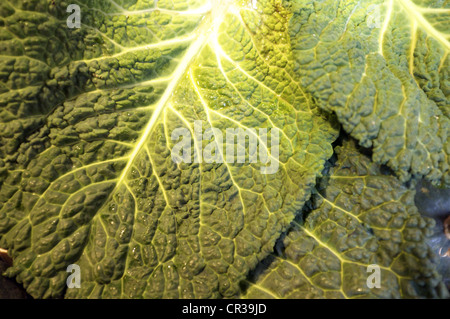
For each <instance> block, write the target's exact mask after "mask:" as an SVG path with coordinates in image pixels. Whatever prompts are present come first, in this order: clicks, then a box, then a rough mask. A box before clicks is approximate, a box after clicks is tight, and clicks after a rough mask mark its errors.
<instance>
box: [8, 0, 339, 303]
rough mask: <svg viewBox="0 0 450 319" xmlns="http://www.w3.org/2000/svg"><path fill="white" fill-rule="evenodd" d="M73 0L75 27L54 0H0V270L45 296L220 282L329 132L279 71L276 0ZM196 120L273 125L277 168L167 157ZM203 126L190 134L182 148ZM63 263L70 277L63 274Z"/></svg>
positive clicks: (124, 294)
mask: <svg viewBox="0 0 450 319" xmlns="http://www.w3.org/2000/svg"><path fill="white" fill-rule="evenodd" d="M72 2H73V3H77V4H79V5H80V7H81V11H82V20H81V22H82V25H81V28H80V29H69V28H67V26H66V18H67V16H68V13H66V12H65V9H66V7H67V5H68V3H66V2H63V1H56V3H55V4H54V3H52V2H51V1H45V0H32V1H27V2H25V1H20V0H15V1H14V0H8V1H2V3H1V4H0V14H1V20H0V22H1V24H0V34H1V37H0V41H1V43H0V48H1V49H0V74H1V83H0V94H1V95H0V107H1V109H0V123H1V126H2V129H1V130H0V131H1V132H0V138H1V143H0V158H1V159H0V247H2V248H5V249H8V252H9V253H10V254H11V256H12V257H13V259H14V266H13V267H11V268H9V269H8V270H7V275H8V276H15V277H16V279H17V281H18V282H20V283H23V285H24V287H25V288H26V289H27V291H28V292H29V293H30V294H31V295H32V296H33V297H44V298H48V297H62V296H65V297H70V298H87V297H89V298H99V297H105V298H107V297H113V298H118V297H120V298H140V297H145V298H173V297H195V298H206V297H214V298H217V297H221V296H226V297H230V296H234V295H236V293H237V292H238V291H239V286H238V283H239V282H240V281H241V280H242V279H244V278H245V277H246V275H247V273H248V271H249V270H251V269H252V268H254V267H255V266H256V265H257V263H258V262H259V261H260V260H262V259H263V258H265V257H266V256H267V255H268V254H269V253H270V252H271V251H272V249H273V246H274V244H275V241H276V240H277V238H278V237H279V236H280V234H281V233H282V232H284V231H285V230H286V229H287V227H288V225H289V224H290V223H291V222H292V220H293V219H294V217H295V214H296V213H297V212H298V211H299V210H300V209H301V208H302V207H303V205H304V203H305V201H306V200H307V199H308V198H309V196H310V193H311V190H312V188H313V187H314V185H315V181H316V177H317V176H320V173H321V171H322V169H323V167H324V163H325V161H326V160H327V159H328V158H329V157H330V156H331V155H332V147H331V143H332V142H333V141H334V139H335V138H336V136H337V129H336V125H335V124H334V122H333V120H332V119H329V118H328V117H327V116H325V115H324V114H323V113H322V111H321V110H320V109H318V108H317V107H316V106H315V105H314V103H313V100H312V99H311V96H310V95H308V94H307V93H305V92H304V91H303V89H302V87H301V85H300V84H299V82H298V78H297V77H296V72H295V71H294V59H293V57H292V54H291V45H290V42H289V41H290V38H289V36H288V28H287V24H288V19H289V17H290V15H289V12H288V11H286V10H285V9H284V8H283V7H282V6H281V4H280V3H278V2H277V1H258V3H257V6H256V7H253V6H245V5H244V4H241V3H240V2H239V3H238V2H231V1H220V2H219V1H218V2H215V1H213V2H211V3H209V2H206V1H205V2H203V1H196V0H192V1H181V0H180V1H157V2H154V1H149V2H147V1H131V0H129V1H128V0H122V1H113V0H108V1H106V0H100V1H94V0H92V1H89V0H85V1H82V0H79V1H70V3H72ZM154 5H156V6H157V7H154ZM198 120H200V121H202V124H203V130H206V129H207V128H208V127H214V128H217V129H219V132H221V133H222V134H224V135H225V132H226V129H227V128H246V129H251V128H253V129H258V128H267V129H275V128H278V129H279V130H280V150H279V152H280V154H279V158H278V159H276V158H272V160H273V161H277V163H278V160H279V169H278V170H277V172H276V173H275V174H272V175H270V174H262V172H261V168H262V166H264V165H262V164H261V163H248V157H249V156H246V162H245V163H236V161H233V162H232V163H224V164H220V163H205V162H203V163H180V164H176V163H175V162H174V161H173V160H172V158H171V150H172V149H173V148H174V146H175V144H176V143H177V142H178V141H173V140H172V139H171V134H172V132H173V131H174V130H175V129H177V128H187V129H188V130H189V131H190V132H192V133H194V132H193V130H194V122H195V121H198ZM217 135H218V133H214V139H212V138H211V140H212V141H214V142H216V141H217V140H218V137H217ZM250 135H251V134H250ZM249 138H250V136H249ZM207 142H208V141H206V140H203V143H200V142H199V141H198V139H194V145H193V146H194V147H193V149H192V152H191V153H190V155H191V159H193V158H194V150H201V149H202V148H204V147H205V146H207V145H206V144H207ZM209 142H211V141H209ZM257 142H258V147H259V148H261V147H265V148H269V150H270V152H272V148H271V146H269V142H267V143H265V142H262V141H261V138H259V137H258V139H257ZM270 145H272V144H270ZM215 155H218V156H219V158H220V157H223V156H224V155H223V153H222V152H220V151H219V154H218V153H216V154H215ZM246 155H249V154H248V153H247V154H246ZM234 159H235V160H236V157H234ZM69 264H77V265H79V266H80V269H81V288H80V289H66V278H67V276H68V273H67V272H66V269H67V266H68V265H69Z"/></svg>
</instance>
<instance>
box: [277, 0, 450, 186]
mask: <svg viewBox="0 0 450 319" xmlns="http://www.w3.org/2000/svg"><path fill="white" fill-rule="evenodd" d="M285 3H286V6H289V7H290V10H292V12H293V17H292V18H291V19H290V23H289V34H290V37H291V43H292V46H293V54H294V56H295V58H296V61H297V64H296V70H297V72H298V73H299V74H300V77H301V83H302V85H303V86H304V87H305V90H306V91H307V92H309V93H311V94H312V95H313V97H314V98H316V99H317V103H318V105H319V107H321V108H322V109H324V110H327V111H333V112H334V113H336V115H337V117H338V120H339V122H340V123H341V124H342V125H343V127H344V129H345V130H346V132H348V133H349V134H351V136H353V137H354V138H356V139H357V140H358V141H359V143H360V145H362V146H364V147H372V148H373V151H374V152H373V159H374V161H375V162H377V163H379V164H387V165H388V166H389V167H390V168H391V169H392V170H394V171H395V172H396V173H397V175H398V176H399V177H400V178H401V180H402V181H407V180H409V179H410V178H411V176H417V177H421V176H425V177H426V178H427V179H428V180H430V181H432V182H433V183H435V184H437V183H442V184H444V185H446V186H447V187H448V186H449V185H450V175H449V163H450V156H449V154H450V138H449V137H450V134H449V130H450V122H449V115H450V113H449V110H450V109H449V105H450V103H449V94H450V89H449V55H448V53H449V50H450V42H449V36H450V35H449V30H450V28H449V21H450V19H449V18H450V4H449V3H448V1H441V0H414V1H411V0H385V1H383V0H363V1H357V0H345V1H334V0H325V1H312V0H309V1H285Z"/></svg>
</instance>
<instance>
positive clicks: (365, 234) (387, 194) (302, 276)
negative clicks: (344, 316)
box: [246, 141, 447, 298]
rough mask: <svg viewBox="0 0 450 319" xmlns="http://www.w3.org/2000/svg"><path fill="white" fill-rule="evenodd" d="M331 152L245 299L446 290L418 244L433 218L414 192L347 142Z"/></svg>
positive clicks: (441, 294) (387, 295)
mask: <svg viewBox="0 0 450 319" xmlns="http://www.w3.org/2000/svg"><path fill="white" fill-rule="evenodd" d="M336 152H337V156H338V161H337V163H336V166H335V167H333V168H331V170H330V172H329V176H327V177H324V178H323V179H322V181H321V182H320V183H319V185H318V188H319V189H318V191H317V193H315V194H314V195H313V197H312V200H311V207H310V208H309V209H308V210H306V211H305V215H306V218H305V221H304V222H302V220H301V218H300V219H299V220H298V221H296V222H294V223H293V228H292V229H291V230H290V231H289V233H288V234H287V236H286V237H285V238H284V239H283V240H282V249H281V248H279V249H278V251H279V252H278V254H274V255H272V256H271V257H270V258H268V259H267V260H266V261H265V264H267V262H269V267H267V268H266V269H264V263H263V264H262V265H261V267H263V270H262V271H260V272H262V273H261V274H259V272H257V276H255V278H253V280H252V281H251V282H250V284H249V288H248V290H247V292H246V297H249V298H267V297H269V298H400V297H404V298H412V297H418V296H427V297H433V298H436V297H445V296H447V288H446V287H445V285H443V283H442V282H441V277H440V275H439V274H438V273H437V272H436V269H435V266H436V265H435V263H436V259H435V257H434V254H433V253H432V252H431V249H430V247H428V245H427V244H426V242H425V239H426V237H428V236H429V235H430V234H431V232H432V228H433V226H434V220H432V219H429V218H422V217H421V216H420V214H419V213H418V211H417V209H416V207H415V206H414V194H415V190H414V189H413V188H411V187H410V188H408V187H405V186H403V185H401V184H400V183H399V181H398V180H397V179H396V178H395V177H393V176H390V175H386V173H384V172H383V169H382V167H380V166H379V165H376V164H374V163H372V162H371V161H370V158H368V157H367V156H366V155H363V154H361V152H360V151H359V150H357V148H356V147H355V145H354V143H353V142H352V141H345V142H344V144H343V146H341V147H338V148H337V149H336ZM270 262H271V263H270ZM370 265H379V266H380V270H381V272H380V287H379V288H378V289H370V288H369V287H368V285H367V284H366V282H367V280H368V277H369V275H370V274H371V271H369V273H368V269H370V268H368V267H369V266H370Z"/></svg>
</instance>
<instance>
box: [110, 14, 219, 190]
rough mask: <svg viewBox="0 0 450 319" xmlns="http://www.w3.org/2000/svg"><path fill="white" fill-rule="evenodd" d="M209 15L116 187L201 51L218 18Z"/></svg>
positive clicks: (154, 112)
mask: <svg viewBox="0 0 450 319" xmlns="http://www.w3.org/2000/svg"><path fill="white" fill-rule="evenodd" d="M209 15H210V16H209V17H208V19H205V21H203V23H202V25H201V26H200V27H199V29H198V30H197V32H196V34H197V39H196V40H195V41H194V42H193V43H192V44H191V45H190V46H189V48H188V50H187V51H186V53H185V54H184V56H183V58H182V59H181V61H180V63H179V64H178V66H177V68H176V69H175V71H174V73H173V75H172V80H171V81H170V82H169V84H168V86H167V88H166V90H165V91H164V94H163V95H162V96H161V99H160V100H159V101H158V103H157V104H156V107H155V110H154V111H153V113H152V116H151V117H150V119H149V121H148V122H147V124H146V126H145V128H144V130H143V133H142V135H141V137H140V138H139V140H138V141H137V143H136V146H135V147H134V149H133V151H132V152H131V154H130V155H129V156H128V158H129V159H128V161H127V164H126V166H125V168H124V169H123V171H122V174H121V175H120V177H119V179H118V182H117V184H116V188H117V187H118V186H119V185H120V184H121V183H122V182H123V180H124V179H125V177H126V175H127V173H128V171H129V169H130V168H131V166H132V165H133V161H134V159H135V158H136V156H137V155H138V153H139V151H140V150H141V148H142V146H143V145H144V144H145V142H146V140H147V139H148V137H149V136H150V134H151V133H152V131H153V128H154V126H155V123H156V122H157V121H158V119H159V117H160V115H161V112H162V111H163V109H164V108H165V106H166V105H167V102H168V101H169V99H170V98H171V97H172V93H173V92H174V91H175V89H176V87H177V85H178V83H179V82H180V80H181V78H182V77H183V75H184V74H185V73H186V71H187V70H188V68H189V66H190V64H191V62H192V61H193V59H194V58H195V57H196V56H197V54H198V53H199V52H200V51H201V49H202V48H203V46H204V45H205V43H206V42H207V40H208V38H209V35H210V30H211V26H212V25H213V23H215V20H216V19H217V18H219V17H213V16H212V15H211V12H210V13H209ZM216 21H217V20H216Z"/></svg>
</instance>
